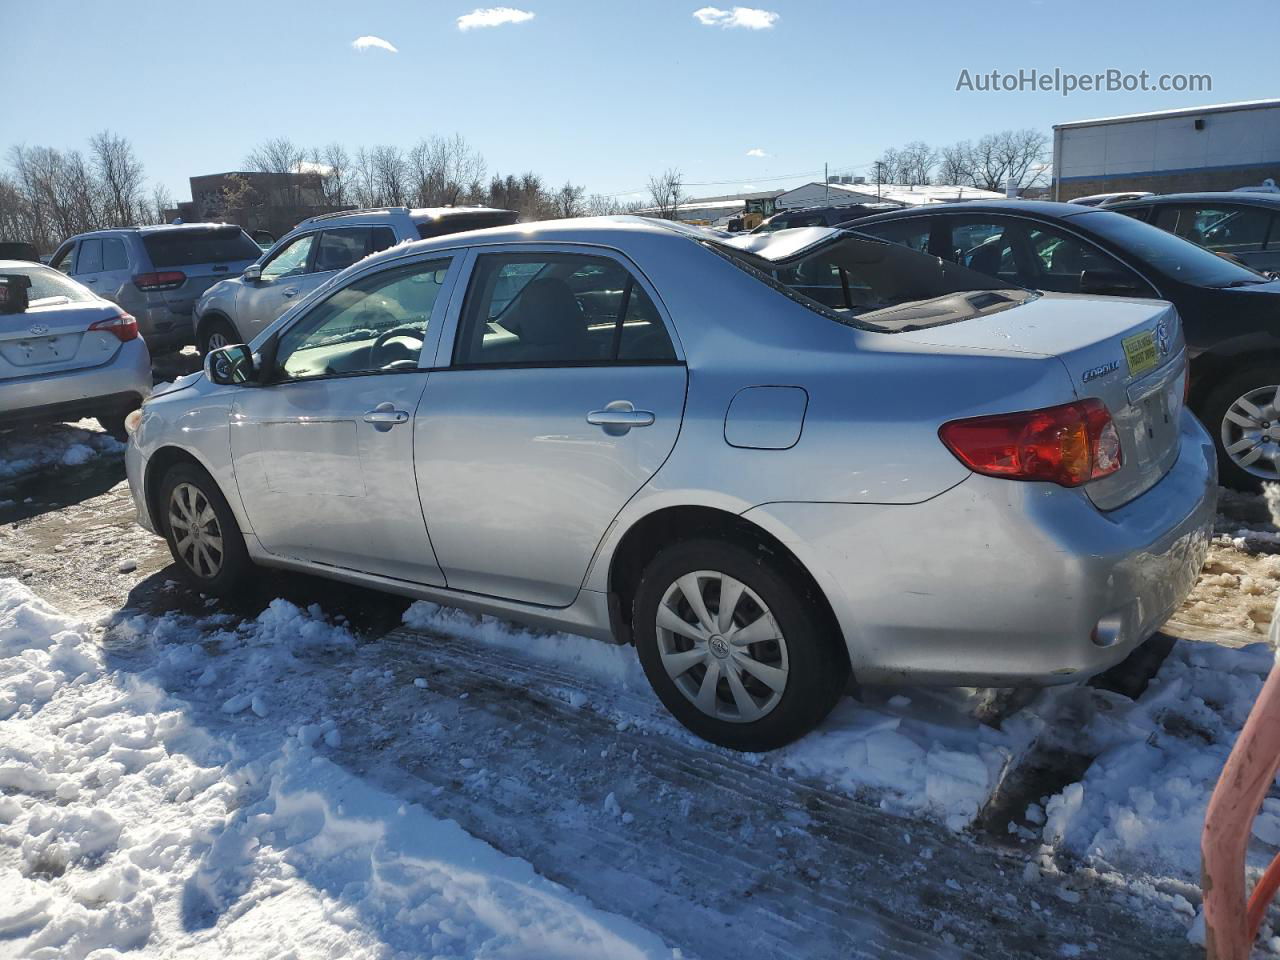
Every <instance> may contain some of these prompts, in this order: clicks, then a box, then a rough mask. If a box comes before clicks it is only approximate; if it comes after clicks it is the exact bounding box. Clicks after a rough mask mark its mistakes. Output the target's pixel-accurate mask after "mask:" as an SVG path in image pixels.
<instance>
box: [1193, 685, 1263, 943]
mask: <svg viewBox="0 0 1280 960" xmlns="http://www.w3.org/2000/svg"><path fill="white" fill-rule="evenodd" d="M1277 769H1280V664H1277V666H1276V667H1274V668H1273V669H1272V671H1271V675H1270V676H1269V677H1268V678H1267V682H1266V684H1265V685H1264V686H1263V688H1262V692H1261V693H1260V694H1258V701H1257V703H1255V704H1254V705H1253V710H1252V711H1251V712H1250V714H1249V719H1248V720H1247V721H1245V725H1244V729H1243V730H1241V731H1240V738H1239V739H1238V740H1237V741H1236V745H1235V746H1234V747H1233V748H1232V750H1231V756H1230V757H1228V758H1227V763H1226V766H1225V767H1223V768H1222V776H1221V777H1219V778H1218V785H1217V786H1216V787H1215V788H1214V791H1213V797H1212V799H1211V800H1210V801H1209V809H1208V812H1207V813H1206V814H1205V818H1204V834H1203V835H1202V836H1201V838H1200V853H1201V856H1202V858H1203V868H1202V871H1201V882H1200V886H1201V889H1202V890H1203V891H1204V923H1205V951H1206V956H1207V957H1208V960H1248V958H1249V951H1250V950H1251V948H1252V946H1253V941H1254V939H1255V938H1256V937H1257V935H1258V928H1259V927H1260V926H1261V925H1262V918H1263V917H1264V916H1265V915H1266V912H1267V907H1268V906H1269V905H1270V903H1271V900H1272V898H1273V897H1274V896H1275V893H1276V890H1277V888H1280V857H1277V858H1276V861H1275V862H1273V863H1272V864H1271V866H1270V867H1269V868H1267V872H1266V873H1265V874H1264V875H1263V878H1262V879H1261V880H1260V881H1259V882H1258V885H1257V887H1256V888H1255V889H1254V893H1253V898H1252V899H1251V900H1249V901H1248V902H1246V900H1245V875H1244V863H1245V851H1246V850H1247V848H1248V846H1249V835H1250V831H1251V828H1252V827H1253V819H1254V817H1256V816H1257V815H1258V811H1259V810H1260V809H1261V808H1262V801H1263V799H1264V798H1265V797H1266V795H1267V791H1268V790H1269V789H1270V788H1271V784H1272V782H1274V780H1275V778H1276V771H1277Z"/></svg>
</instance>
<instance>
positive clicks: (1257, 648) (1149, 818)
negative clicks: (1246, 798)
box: [1028, 640, 1280, 884]
mask: <svg viewBox="0 0 1280 960" xmlns="http://www.w3.org/2000/svg"><path fill="white" fill-rule="evenodd" d="M1274 663H1275V651H1274V650H1273V648H1272V647H1271V645H1270V644H1267V643H1257V644H1253V645H1251V646H1248V647H1243V648H1238V649H1232V648H1230V647H1222V646H1217V645H1215V644H1210V643H1197V642H1192V641H1186V640H1181V641H1179V642H1178V643H1177V644H1176V645H1175V646H1174V647H1173V649H1172V651H1171V652H1170V654H1169V656H1168V658H1167V659H1166V660H1165V662H1164V664H1163V665H1162V666H1161V668H1160V671H1159V673H1157V675H1156V676H1155V677H1154V678H1153V679H1152V681H1151V683H1150V684H1149V685H1148V687H1147V689H1146V691H1145V692H1144V693H1143V694H1142V696H1141V697H1139V699H1138V700H1137V701H1132V700H1129V699H1128V698H1126V697H1123V696H1120V695H1117V694H1110V693H1107V692H1105V691H1100V690H1095V691H1093V695H1094V697H1095V698H1097V703H1096V709H1095V711H1094V713H1093V715H1092V717H1091V718H1090V719H1089V721H1088V722H1087V724H1086V725H1085V726H1084V728H1083V729H1078V730H1073V731H1072V732H1071V735H1072V737H1073V738H1074V739H1073V741H1072V745H1073V747H1074V749H1077V750H1084V751H1085V752H1088V753H1093V752H1095V751H1097V753H1098V755H1097V758H1096V759H1095V760H1094V762H1093V763H1092V765H1091V766H1090V767H1089V769H1088V770H1087V771H1086V773H1085V775H1084V778H1083V779H1082V780H1081V781H1079V782H1077V783H1073V784H1070V785H1068V786H1067V787H1066V788H1065V789H1064V790H1063V791H1061V792H1060V793H1058V794H1057V795H1055V796H1053V797H1051V798H1049V799H1048V802H1047V804H1046V806H1045V808H1044V810H1043V811H1039V810H1036V811H1032V812H1031V813H1030V815H1029V817H1028V819H1031V820H1034V821H1041V820H1042V821H1043V822H1044V828H1043V833H1044V841H1045V842H1046V843H1047V844H1050V845H1052V846H1053V847H1054V848H1057V849H1062V850H1066V851H1067V852H1069V853H1072V854H1074V855H1075V856H1077V857H1079V858H1082V859H1083V860H1085V861H1086V862H1088V863H1089V864H1091V865H1093V866H1095V867H1097V868H1099V869H1101V870H1104V871H1106V870H1112V869H1114V870H1119V871H1121V872H1123V873H1126V874H1130V875H1138V876H1143V875H1145V876H1148V877H1151V878H1153V879H1157V880H1158V879H1162V878H1169V879H1173V880H1175V881H1183V882H1186V883H1190V884H1198V882H1199V878H1200V833H1201V829H1202V827H1203V825H1204V815H1205V810H1206V809H1207V807H1208V805H1209V797H1210V795H1211V794H1212V792H1213V788H1214V786H1215V785H1216V783H1217V780H1218V775H1219V774H1220V773H1221V771H1222V767H1223V764H1225V763H1226V759H1227V755H1228V754H1229V753H1230V752H1231V747H1232V745H1233V744H1234V742H1235V739H1236V736H1237V735H1238V734H1239V732H1240V728H1241V727H1242V726H1243V725H1244V721H1245V719H1246V718H1247V717H1248V715H1249V711H1250V710H1251V709H1252V707H1253V703H1254V700H1255V699H1256V698H1257V695H1258V692H1259V691H1260V690H1261V689H1262V684H1263V682H1264V681H1265V680H1266V677H1267V674H1268V673H1269V671H1270V670H1271V668H1272V665H1273V664H1274ZM1272 794H1273V795H1272V797H1270V798H1268V799H1267V800H1266V802H1265V804H1264V806H1263V810H1262V812H1261V814H1260V815H1259V816H1258V818H1257V820H1255V821H1254V826H1253V835H1254V839H1255V844H1254V849H1252V850H1251V852H1250V864H1251V865H1253V866H1256V867H1258V868H1262V867H1265V866H1266V864H1267V863H1268V862H1270V859H1271V857H1272V856H1274V854H1275V851H1276V848H1277V847H1280V791H1277V790H1275V789H1274V788H1273V791H1272Z"/></svg>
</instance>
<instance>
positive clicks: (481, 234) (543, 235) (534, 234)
mask: <svg viewBox="0 0 1280 960" xmlns="http://www.w3.org/2000/svg"><path fill="white" fill-rule="evenodd" d="M731 236H732V234H729V233H725V232H724V231H722V230H714V229H711V228H709V227H699V226H693V225H691V224H685V223H679V222H676V221H672V220H658V219H656V218H652V217H636V216H615V217H571V218H568V219H564V220H537V221H534V222H532V223H513V224H510V225H507V226H499V227H480V228H478V229H475V230H462V231H459V232H458V233H446V234H442V235H441V236H438V237H431V238H430V239H427V240H415V241H413V242H412V243H402V244H398V245H397V246H394V247H389V248H388V249H386V250H382V251H379V252H378V253H375V254H372V255H370V256H369V257H366V258H365V259H364V260H362V261H360V262H361V263H363V264H370V263H375V262H378V261H381V260H389V259H393V258H398V257H402V256H404V255H405V254H407V253H427V252H430V251H432V250H447V249H451V248H453V247H458V246H468V245H473V244H477V243H485V244H498V243H581V244H587V245H591V244H596V245H599V246H617V245H619V244H624V245H625V244H626V243H627V242H628V240H631V239H636V238H641V237H647V238H654V239H657V240H659V241H660V242H661V241H662V240H668V239H670V240H690V239H692V240H713V241H716V242H720V243H723V242H724V241H725V240H727V239H728V238H729V237H731Z"/></svg>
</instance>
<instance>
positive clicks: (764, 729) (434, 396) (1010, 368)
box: [127, 218, 1216, 750]
mask: <svg viewBox="0 0 1280 960" xmlns="http://www.w3.org/2000/svg"><path fill="white" fill-rule="evenodd" d="M1185 371H1186V356H1185V349H1184V345H1183V338H1182V333H1181V330H1180V327H1179V322H1178V317H1177V314H1176V312H1175V311H1174V310H1173V309H1172V308H1171V307H1170V306H1169V305H1168V304H1166V303H1163V302H1160V301H1151V300H1119V299H1116V298H1106V299H1096V300H1095V299H1089V298H1083V297H1078V296H1068V295H1041V294H1038V293H1036V292H1034V291H1029V290H1025V289H1020V288H1013V289H1010V288H1008V286H1007V284H1005V283H1002V282H1001V281H997V280H994V279H991V278H988V277H985V276H982V275H980V274H976V273H972V272H970V271H968V270H967V269H965V268H963V267H960V266H958V265H956V264H952V263H947V262H945V261H942V260H939V259H937V258H932V257H928V256H925V255H923V254H919V253H917V252H915V251H912V250H909V249H907V248H905V247H901V246H897V245H892V244H887V243H883V242H880V241H877V240H873V239H869V238H866V237H861V236H858V235H856V234H851V233H848V232H844V231H839V230H833V229H829V228H821V227H814V228H805V229H799V230H787V231H781V232H779V233H775V234H771V235H760V236H748V237H742V238H730V237H729V236H728V235H722V234H717V233H713V232H710V231H702V230H697V229H694V228H684V227H680V226H677V225H674V224H670V223H665V222H661V221H652V220H644V219H632V218H619V219H598V220H568V221H558V222H549V223H538V224H530V225H522V226H513V227H504V228H495V229H490V230H481V231H474V232H469V233H463V234H458V235H454V236H448V237H441V238H437V239H434V240H428V241H423V242H419V243H413V244H408V245H404V246H398V247H395V248H392V249H390V250H387V251H384V252H383V253H380V254H376V255H374V256H372V257H369V258H366V259H364V260H362V261H360V262H359V263H357V264H355V265H353V266H352V267H350V268H349V269H347V270H346V271H344V272H343V273H341V274H339V275H338V276H337V277H335V278H334V280H332V281H330V282H329V283H328V284H326V285H325V286H323V287H321V288H320V289H318V290H316V291H314V292H313V293H312V294H310V295H309V296H308V297H307V298H306V299H305V300H303V301H302V302H300V303H299V304H297V305H296V306H295V307H293V308H292V309H290V310H289V311H288V312H287V313H285V314H284V315H283V316H281V317H280V318H279V320H277V321H276V322H275V323H274V324H273V325H272V326H271V327H269V328H268V329H267V330H265V331H264V332H263V333H262V334H261V335H260V336H258V337H257V338H256V339H255V340H254V342H253V343H252V344H250V345H249V346H247V347H246V346H233V347H229V348H226V349H224V350H218V351H214V352H212V353H211V354H210V355H209V357H208V358H207V359H206V365H205V371H204V372H203V373H201V374H195V375H192V376H191V377H189V378H186V379H185V380H182V381H179V382H178V383H176V384H174V385H173V386H172V387H170V388H168V389H165V390H162V391H158V392H157V394H156V395H155V396H153V397H152V398H151V399H150V400H149V401H148V402H147V403H146V404H145V405H144V407H143V409H142V413H141V417H140V420H139V422H137V423H135V424H134V425H133V427H134V432H133V435H132V438H131V442H130V444H129V448H128V453H127V465H128V473H129V481H130V485H131V487H132V490H133V496H134V499H135V501H136V503H137V509H138V517H139V521H140V522H141V523H142V524H143V526H145V527H147V528H148V529H150V530H152V531H154V532H156V533H157V534H160V535H162V536H164V537H166V538H167V539H168V541H169V545H170V548H171V549H172V552H173V555H174V557H175V558H176V560H177V562H178V563H179V565H180V566H181V567H182V568H183V569H184V571H185V572H186V573H187V575H188V576H189V577H191V578H192V579H193V580H194V581H195V582H196V583H197V584H199V586H200V589H202V590H205V591H207V592H214V593H225V592H226V591H228V590H231V589H232V588H233V586H234V584H235V583H236V581H237V580H238V579H239V578H241V577H243V576H245V575H246V574H248V573H249V572H250V571H251V569H252V567H253V565H254V564H257V565H261V566H268V567H281V568H290V569H294V570H302V571H308V572H311V573H316V574H320V575H323V576H329V577H335V578H339V579H343V580H348V581H352V582H356V583H362V584H367V585H368V586H371V587H377V588H380V589H384V590H391V591H396V592H399V593H402V594H407V595H409V596H414V597H423V598H427V599H431V600H435V601H438V602H442V603H446V604H452V605H456V606H459V607H464V608H468V609H471V610H473V611H477V612H484V613H489V614H494V615H497V616H502V617H509V618H512V619H516V620H522V621H526V622H529V623H532V624H535V625H538V626H542V627H548V628H554V629H563V630H568V631H573V632H576V633H583V634H588V635H593V636H596V637H599V638H601V639H613V640H615V641H617V642H622V643H626V642H633V643H634V644H635V646H636V648H637V652H638V655H639V657H640V660H641V662H642V664H643V666H644V669H645V672H646V674H647V676H648V677H649V679H650V681H651V682H652V684H653V687H654V689H655V691H656V692H657V694H658V696H659V697H660V698H661V699H662V701H663V703H664V704H666V706H667V707H668V708H669V709H670V710H671V712H672V713H673V714H674V715H675V716H676V717H677V718H679V720H680V721H681V722H683V723H684V724H685V725H686V726H688V727H689V728H690V729H692V730H693V731H695V732H696V733H698V734H700V735H702V736H703V737H706V738H707V739H709V740H712V741H715V742H717V743H720V744H724V745H726V746H730V747H735V748H739V749H748V750H760V749H767V748H770V747H775V746H778V745H780V744H783V743H785V742H787V741H789V740H791V739H794V738H795V737H797V736H799V735H801V734H803V733H804V732H806V731H807V730H809V729H810V728H812V727H813V726H814V725H815V724H817V723H818V722H819V721H820V720H822V718H823V717H824V716H825V715H826V714H827V712H828V711H829V710H830V709H831V708H832V706H833V705H834V704H835V702H836V700H837V698H838V697H839V696H840V694H841V693H842V691H844V690H845V689H846V687H847V683H848V680H849V677H850V674H851V673H852V675H853V676H854V677H856V678H857V679H858V681H859V682H861V683H876V682H901V681H910V682H912V683H932V684H977V685H983V686H1011V685H1017V684H1050V683H1062V682H1067V681H1071V680H1076V679H1080V678H1083V677H1086V676H1089V675H1091V674H1093V673H1096V672H1098V671H1100V670H1102V669H1104V668H1106V667H1108V666H1110V665H1112V664H1114V663H1116V662H1117V661H1119V660H1120V659H1122V658H1123V657H1124V656H1125V655H1126V654H1127V653H1129V651H1131V650H1132V649H1133V648H1134V647H1135V646H1136V645H1137V644H1139V643H1141V642H1142V641H1143V640H1145V639H1146V638H1147V637H1148V636H1150V634H1151V633H1152V632H1153V631H1155V630H1156V629H1157V628H1158V627H1159V626H1160V625H1161V623H1162V622H1163V621H1164V620H1165V618H1167V617H1168V616H1169V614H1170V613H1171V612H1172V611H1173V610H1174V609H1175V607H1176V606H1177V605H1178V604H1179V602H1180V601H1181V600H1182V599H1183V597H1184V596H1185V595H1186V594H1187V592H1188V591H1189V589H1190V588H1191V585H1192V583H1193V582H1194V580H1195V578H1196V575H1197V573H1198V572H1199V570H1200V567H1201V564H1202V562H1203V560H1204V556H1205V552H1206V549H1207V541H1208V536H1209V533H1210V530H1211V527H1212V519H1213V515H1214V491H1215V489H1216V487H1215V474H1214V469H1215V468H1214V457H1213V448H1212V444H1211V442H1210V439H1209V437H1208V436H1207V434H1206V433H1205V431H1204V430H1203V428H1202V427H1201V426H1200V425H1199V424H1198V423H1197V422H1196V421H1195V420H1194V419H1193V418H1192V417H1191V416H1190V415H1189V414H1188V413H1187V412H1186V411H1185V409H1184V407H1183V393H1184V382H1185Z"/></svg>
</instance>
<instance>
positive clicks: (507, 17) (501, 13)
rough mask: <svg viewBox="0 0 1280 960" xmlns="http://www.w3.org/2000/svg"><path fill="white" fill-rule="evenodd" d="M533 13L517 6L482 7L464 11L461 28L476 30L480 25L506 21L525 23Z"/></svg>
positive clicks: (460, 18) (497, 23)
mask: <svg viewBox="0 0 1280 960" xmlns="http://www.w3.org/2000/svg"><path fill="white" fill-rule="evenodd" d="M532 19H533V14H532V13H530V12H529V11H528V10H517V9H516V8H515V7H481V8H478V9H476V10H472V11H471V12H470V13H464V14H463V15H462V16H460V17H459V18H458V29H459V30H475V29H477V28H479V27H500V26H502V25H503V24H504V23H524V22H525V21H526V20H532Z"/></svg>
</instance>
